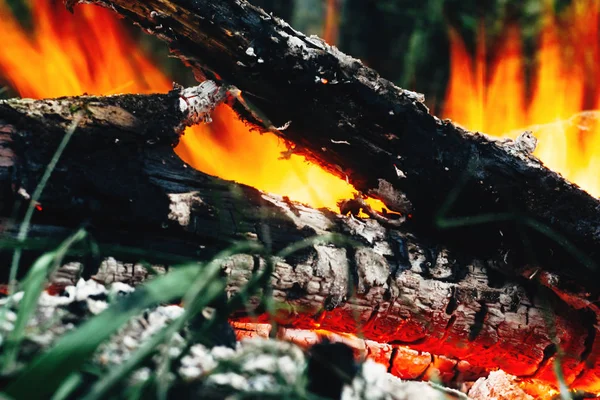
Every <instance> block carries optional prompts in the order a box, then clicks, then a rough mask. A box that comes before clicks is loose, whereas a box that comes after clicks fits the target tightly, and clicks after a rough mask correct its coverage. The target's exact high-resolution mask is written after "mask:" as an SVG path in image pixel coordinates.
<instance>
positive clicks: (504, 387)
mask: <svg viewBox="0 0 600 400" xmlns="http://www.w3.org/2000/svg"><path fill="white" fill-rule="evenodd" d="M469 398H471V399H473V400H484V399H486V400H502V399H522V400H533V397H532V396H530V395H529V394H527V393H525V392H524V391H523V389H521V387H520V386H519V384H518V382H517V379H516V378H515V377H514V376H512V375H509V374H507V373H506V372H504V371H502V370H499V371H492V372H490V374H489V376H488V377H487V378H479V379H478V380H477V381H476V382H475V384H474V385H473V386H472V387H471V390H469Z"/></svg>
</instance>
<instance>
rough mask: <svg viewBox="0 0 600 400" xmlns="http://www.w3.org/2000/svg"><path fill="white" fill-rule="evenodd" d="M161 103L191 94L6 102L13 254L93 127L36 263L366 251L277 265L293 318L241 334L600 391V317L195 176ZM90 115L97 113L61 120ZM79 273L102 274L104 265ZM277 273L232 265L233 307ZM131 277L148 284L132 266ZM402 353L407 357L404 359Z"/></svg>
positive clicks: (471, 258) (41, 221)
mask: <svg viewBox="0 0 600 400" xmlns="http://www.w3.org/2000/svg"><path fill="white" fill-rule="evenodd" d="M153 102H159V103H165V104H166V106H162V107H167V108H168V109H175V110H180V109H178V108H176V107H177V105H179V104H180V103H179V93H178V92H177V91H175V92H174V93H171V94H168V95H160V96H153V95H150V96H115V97H109V98H106V99H104V98H95V97H91V98H90V97H82V98H72V99H66V98H65V99H58V100H46V101H29V100H24V101H19V100H10V101H4V102H2V103H0V120H2V122H1V123H0V149H1V152H0V155H1V158H0V187H1V188H2V190H1V191H0V201H1V203H2V205H3V208H2V214H3V215H4V217H5V218H7V219H5V220H4V222H3V224H2V229H3V237H4V238H5V243H6V240H7V238H9V237H11V236H13V237H14V236H15V233H16V226H15V225H14V222H15V221H14V220H11V219H10V217H11V216H13V213H14V212H15V210H16V212H17V215H20V213H19V212H20V210H21V209H22V207H21V208H19V203H25V202H26V201H27V195H28V193H32V192H33V191H34V189H35V186H36V185H37V183H38V182H39V179H40V177H41V175H42V174H43V171H44V169H45V167H46V165H47V164H48V162H49V160H50V159H51V157H52V156H53V152H54V149H55V148H56V147H57V144H58V143H59V142H60V140H61V139H62V137H63V135H64V130H63V128H64V124H65V123H66V122H64V123H59V124H57V121H60V119H61V118H65V119H66V120H69V119H72V118H75V116H76V115H83V116H82V117H79V118H81V126H80V127H79V128H77V132H76V134H75V135H74V136H73V138H72V140H71V142H70V143H69V144H68V146H67V148H66V150H65V152H64V153H63V156H62V158H61V159H60V160H59V162H58V164H57V168H56V170H55V172H54V173H53V175H52V177H51V178H50V181H49V183H48V186H47V188H46V190H45V191H44V193H43V196H42V198H41V199H40V202H39V208H38V211H37V212H36V214H35V217H34V220H33V225H32V229H31V232H30V240H29V241H28V242H27V243H25V245H26V246H30V247H28V248H30V249H32V250H38V251H39V250H42V249H43V247H44V246H48V245H51V244H49V243H48V239H49V238H54V239H56V240H60V239H61V238H64V237H66V236H67V235H68V234H69V233H70V232H72V229H74V228H77V227H79V226H81V225H82V224H83V225H84V226H85V227H86V229H87V230H88V231H89V232H90V233H91V235H92V236H93V238H94V240H95V241H96V242H97V244H98V248H99V252H98V254H96V258H95V260H96V262H97V264H105V263H106V262H107V261H106V257H109V256H116V257H117V258H118V259H119V260H120V261H123V262H129V263H135V262H137V261H140V260H145V261H148V262H157V263H162V264H166V265H167V266H168V265H169V264H172V263H173V262H176V261H179V260H183V259H187V260H190V259H191V260H207V259H209V258H211V257H212V256H213V255H214V254H215V252H217V251H219V250H220V249H223V248H225V247H227V246H230V245H231V243H233V242H235V241H239V240H255V241H258V242H260V243H263V244H264V245H266V246H269V247H271V248H272V250H273V253H274V254H276V253H277V252H278V251H279V250H281V249H283V248H285V247H287V246H289V245H291V244H293V243H296V242H298V241H300V240H302V239H306V238H310V237H314V236H319V235H320V236H323V235H326V234H332V233H335V234H339V235H343V236H345V237H347V238H350V239H351V240H353V241H354V242H356V243H359V244H360V246H352V245H349V244H339V243H338V244H328V243H324V242H316V243H313V244H312V245H310V246H309V247H308V248H306V249H305V250H304V251H302V252H296V253H293V254H290V255H288V256H286V257H275V258H274V271H273V275H272V278H271V288H270V289H268V290H267V289H265V292H264V294H265V295H272V296H274V298H275V300H276V301H277V303H278V304H280V305H281V307H279V308H278V312H277V313H276V314H275V315H267V314H264V313H263V310H262V309H261V308H260V303H261V302H260V298H253V299H250V301H249V303H248V304H247V307H246V309H240V310H239V312H238V313H237V315H235V319H236V320H237V321H241V322H243V321H246V322H249V321H251V322H257V321H258V322H271V320H272V319H273V320H274V321H275V322H276V323H278V324H280V325H281V326H286V327H293V328H299V329H316V328H320V329H328V330H331V331H336V332H342V333H354V334H358V335H362V336H364V337H365V338H367V339H370V340H374V341H377V342H379V343H383V344H386V345H389V346H391V348H396V349H400V348H409V349H412V351H426V352H428V353H430V354H432V355H435V356H437V357H439V361H438V363H441V364H443V365H444V367H441V366H440V367H439V368H441V369H443V370H444V371H448V372H447V373H445V374H442V378H443V379H445V380H446V381H448V382H455V381H460V380H464V379H466V378H465V377H466V376H468V377H472V378H476V377H478V376H483V375H485V374H486V373H487V371H489V370H492V369H497V368H502V369H504V370H505V371H506V372H508V373H511V374H513V375H516V376H518V377H528V378H536V379H539V380H541V381H544V382H550V383H552V384H556V378H555V375H554V371H553V363H554V360H556V359H557V358H560V363H561V365H562V367H563V369H564V375H565V380H566V382H567V383H568V384H571V385H572V386H573V387H575V388H580V389H584V390H589V391H596V390H598V389H600V388H599V387H598V386H597V385H598V379H597V376H596V374H597V371H598V367H599V365H598V364H599V363H600V361H599V360H598V355H599V354H600V347H599V346H600V340H597V336H598V335H596V332H597V331H596V326H595V324H596V318H595V315H594V314H593V313H590V312H588V311H585V310H576V309H573V307H572V306H571V305H570V304H569V303H567V302H565V301H563V299H561V298H559V297H557V296H555V295H554V294H553V293H551V292H549V291H546V290H543V289H542V288H540V287H538V286H537V285H536V284H535V282H532V281H529V280H526V279H523V278H518V277H515V278H512V279H507V278H506V277H504V276H499V275H498V274H497V273H495V272H494V271H497V270H504V269H507V268H508V269H510V268H516V267H518V266H514V265H511V262H513V261H512V259H511V258H510V257H509V258H507V257H504V255H502V254H500V255H496V256H494V257H491V256H490V257H488V258H479V257H476V256H475V255H474V254H473V253H476V252H468V251H461V249H450V248H448V247H446V246H443V245H441V244H439V243H436V242H433V241H431V240H429V239H424V238H422V237H420V236H419V235H417V234H415V233H414V232H413V231H411V230H410V229H409V228H410V225H404V226H401V227H397V228H392V227H389V226H384V225H382V224H381V223H380V222H378V221H377V220H376V219H373V218H371V219H366V220H364V219H360V218H356V217H354V216H352V215H349V216H343V215H339V214H335V213H333V212H330V211H327V210H315V209H311V208H309V207H307V206H304V205H301V204H297V203H293V202H290V201H289V200H286V199H284V198H281V197H277V196H273V195H268V194H265V193H262V192H260V191H258V190H256V189H253V188H250V187H247V186H243V185H239V184H235V183H232V182H227V181H223V180H221V179H218V178H215V177H211V176H208V175H206V174H203V173H201V172H199V171H196V170H193V169H192V168H190V167H188V166H187V165H185V164H184V163H183V162H182V161H181V160H180V159H179V158H177V156H176V155H175V154H174V153H173V151H172V145H173V144H174V141H176V138H177V134H175V133H174V129H175V132H177V130H178V129H181V128H180V126H181V124H180V119H181V118H179V119H178V118H175V119H169V118H166V119H164V117H160V118H162V119H160V120H157V119H156V118H158V117H157V116H156V115H157V113H156V108H153V106H152V104H153ZM82 103H83V104H88V106H87V107H83V109H81V110H75V111H74V112H72V113H63V112H60V113H56V112H55V110H56V109H61V110H73V109H74V107H72V105H75V104H82ZM173 103H174V104H175V105H173ZM103 104H107V105H108V106H110V107H108V108H107V109H109V110H111V112H113V111H116V110H115V109H114V107H116V108H118V109H119V110H120V111H119V112H118V113H120V114H122V115H135V120H136V121H138V122H139V123H140V124H141V126H145V125H146V124H145V123H143V121H148V122H153V124H152V127H151V128H150V127H148V128H146V129H145V130H144V129H143V128H141V129H140V130H138V129H133V128H132V124H131V123H126V124H124V125H123V126H121V125H120V122H119V121H130V119H129V118H123V119H111V121H112V122H111V124H108V125H106V124H104V125H102V122H98V121H96V120H94V119H92V118H91V117H90V116H89V115H87V113H88V112H92V114H93V115H96V117H95V118H97V114H94V112H96V111H93V110H98V109H103V106H102V105H103ZM169 104H171V105H169ZM90 106H93V107H91V110H92V111H90ZM20 107H23V108H20ZM155 107H159V106H158V105H156V106H155ZM86 108H87V110H88V111H85V109H86ZM24 110H30V111H31V112H25V111H24ZM44 110H46V111H44ZM48 110H50V111H48ZM134 111H135V112H134ZM44 112H47V115H46V117H43V116H44V115H45V114H44ZM40 115H41V116H42V117H40ZM86 115H87V116H86ZM182 118H183V117H182ZM99 121H102V119H101V118H100V119H99ZM46 122H47V123H46ZM98 125H102V127H101V128H100V127H99V126H98ZM148 125H150V124H148ZM149 132H151V133H149ZM149 138H151V140H149ZM123 248H141V249H143V250H144V252H143V253H142V254H140V253H135V252H132V251H124V250H123ZM9 255H10V254H9V253H7V252H5V253H4V256H5V257H6V256H9ZM76 260H78V261H80V262H82V263H83V264H84V267H86V266H87V268H88V271H91V272H89V273H90V274H93V273H95V268H96V265H95V264H94V260H91V261H90V260H86V259H81V257H80V258H77V259H76ZM267 261H268V260H267V259H265V258H264V257H260V256H258V255H256V254H248V255H238V256H234V257H232V258H231V259H229V260H228V261H227V262H226V263H225V264H224V265H223V273H224V275H225V276H227V277H228V281H229V286H228V289H227V292H228V293H230V294H231V293H236V292H237V291H239V289H240V288H241V287H243V286H244V284H245V282H247V281H248V279H250V277H251V276H252V274H254V273H256V272H257V271H261V270H263V269H264V268H265V266H266V265H267ZM90 264H91V265H90ZM125 270H126V271H127V269H125ZM131 270H132V271H134V274H135V270H136V269H135V266H134V265H133V264H131ZM63 272H64V271H63ZM125 275H126V274H125ZM63 279H64V277H63ZM135 279H141V278H135ZM134 282H135V280H134ZM255 315H258V318H254V317H253V316H255ZM557 344H558V346H557ZM398 354H399V350H396V351H395V352H394V351H392V352H391V353H390V354H389V357H391V358H392V359H393V358H394V357H398ZM391 363H392V364H393V362H391ZM396 365H399V366H398V367H396V368H395V369H393V371H394V372H396V373H397V374H398V375H402V374H403V373H404V372H402V371H403V368H404V367H403V366H402V365H401V364H398V363H396ZM428 365H429V364H427V367H426V368H425V370H427V368H428ZM439 368H438V369H439ZM414 372H415V371H413V370H411V371H409V373H410V374H412V375H411V377H412V378H418V377H419V375H418V374H417V375H416V376H415V374H414Z"/></svg>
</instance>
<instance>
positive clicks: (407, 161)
mask: <svg viewBox="0 0 600 400" xmlns="http://www.w3.org/2000/svg"><path fill="white" fill-rule="evenodd" d="M87 2H89V1H87ZM93 2H94V3H98V4H101V5H104V6H107V7H109V8H111V9H113V10H115V11H116V12H118V13H119V14H121V15H123V16H125V17H127V18H128V19H129V20H131V21H133V22H134V23H136V24H138V25H140V26H141V27H142V28H143V29H145V30H146V31H148V32H151V33H153V34H155V35H157V36H158V37H160V38H162V39H164V40H166V41H167V42H168V43H169V45H170V47H171V48H172V50H173V51H174V52H175V53H177V54H178V55H179V56H180V57H181V58H182V59H183V60H184V61H185V62H186V63H188V64H189V65H191V66H192V68H193V69H194V71H195V72H196V73H197V76H198V77H199V78H200V79H204V78H210V79H215V80H217V81H222V82H226V83H228V84H233V85H235V86H237V87H238V88H239V89H241V90H242V92H243V93H244V95H245V96H246V97H247V98H248V99H251V101H252V102H253V103H254V104H255V105H256V106H257V107H258V108H259V109H260V110H261V112H262V114H264V115H266V116H267V117H268V119H269V120H270V121H257V120H256V118H254V117H253V116H252V115H248V113H247V112H245V110H243V109H239V110H238V111H239V112H240V113H241V114H242V115H243V116H245V117H246V118H248V119H249V120H252V121H253V122H254V123H258V124H259V125H260V123H263V124H267V125H272V126H283V125H284V124H286V123H287V122H288V121H291V125H290V126H289V127H288V128H287V129H285V130H282V131H280V132H279V135H280V136H281V137H283V138H285V139H286V140H289V141H290V142H291V143H293V145H294V146H295V147H294V151H295V152H296V153H298V154H303V155H305V156H306V157H307V158H308V159H310V160H312V161H315V162H317V163H319V164H320V165H322V166H324V167H325V168H327V169H329V170H330V171H331V172H333V173H334V174H337V175H339V176H342V177H343V178H347V179H348V180H349V181H350V182H351V183H352V184H353V185H354V186H355V187H356V188H357V189H359V190H360V191H361V192H363V193H365V194H368V195H371V196H375V197H378V198H380V199H382V200H383V201H384V202H385V203H386V205H387V206H388V207H389V208H390V209H391V210H393V211H397V212H400V213H403V214H404V215H405V216H406V218H407V221H406V225H407V229H409V230H411V231H412V232H415V233H418V234H419V235H420V237H422V238H427V239H428V240H431V241H432V242H436V243H443V244H444V245H446V246H448V247H449V248H451V249H455V250H458V251H462V252H465V251H467V252H470V253H472V254H473V255H476V256H478V257H483V258H488V257H492V258H493V257H505V258H507V259H509V260H510V261H511V262H510V264H511V265H513V266H514V267H515V268H513V269H506V268H503V270H502V271H503V273H507V274H509V275H514V274H517V275H521V276H525V277H527V278H530V277H531V278H535V279H538V280H539V281H540V282H542V283H543V284H547V285H549V286H551V287H552V288H553V289H554V290H556V291H557V293H559V294H560V295H561V296H563V298H565V299H567V300H569V301H571V303H572V304H573V305H577V307H579V308H591V309H593V310H594V312H596V313H598V308H597V306H596V302H597V300H598V298H599V295H600V289H599V288H598V287H597V285H595V284H592V283H591V282H597V280H598V278H599V277H600V270H599V269H598V266H599V265H600V250H599V249H600V235H598V229H599V227H600V213H599V212H598V211H599V206H600V203H599V202H598V200H597V199H595V198H592V197H591V196H589V195H588V194H587V193H585V192H584V191H582V190H581V189H579V188H578V187H577V186H576V185H573V184H571V183H569V182H567V181H566V180H565V179H563V178H562V177H561V176H560V175H559V174H557V173H554V172H552V171H550V170H548V169H546V168H545V167H544V166H543V165H542V164H541V162H540V161H539V160H537V159H536V158H535V157H533V156H531V155H530V154H529V153H528V151H527V148H528V147H531V146H521V145H520V144H519V143H514V142H511V141H508V142H498V141H495V140H492V139H490V138H488V137H486V136H485V135H481V134H471V133H470V132H467V131H465V130H463V129H461V128H459V127H457V126H456V125H454V124H452V123H451V122H449V121H441V120H439V119H438V118H436V117H435V116H433V115H431V114H429V112H428V109H427V107H426V106H425V105H424V103H423V98H422V96H421V95H419V94H417V93H413V92H410V91H406V90H402V89H400V88H398V87H396V86H394V85H393V84H392V83H391V82H389V81H387V80H385V79H383V78H381V77H380V76H379V75H378V74H377V73H376V72H375V71H374V70H372V69H370V68H367V67H365V66H364V65H363V64H362V63H361V62H360V61H359V60H357V59H354V58H352V57H349V56H347V55H345V54H343V53H341V52H340V51H339V50H337V49H336V48H335V47H331V46H329V45H328V44H326V43H325V42H323V41H322V40H321V39H319V38H317V37H314V36H313V37H307V36H305V35H303V34H302V33H300V32H298V31H296V30H294V29H293V28H292V27H290V26H289V25H288V24H287V23H285V22H284V21H282V20H280V19H278V18H276V17H273V16H272V15H269V14H267V13H265V12H264V11H262V10H261V9H260V8H257V7H254V6H252V5H251V4H249V3H248V2H247V1H245V0H221V1H209V0H194V1H191V0H150V1H129V0H127V1H125V0H95V1H93ZM76 3H78V1H76V0H68V1H67V5H68V6H69V7H72V6H73V5H74V4H76ZM267 122H268V123H267ZM539 270H541V271H546V274H539V273H537V272H536V271H539ZM550 281H551V283H549V282H550Z"/></svg>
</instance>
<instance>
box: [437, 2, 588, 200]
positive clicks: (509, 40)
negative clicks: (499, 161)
mask: <svg viewBox="0 0 600 400" xmlns="http://www.w3.org/2000/svg"><path fill="white" fill-rule="evenodd" d="M598 4H599V3H598V1H589V2H573V5H572V6H571V7H570V8H569V9H568V10H566V11H565V13H564V14H561V15H560V18H559V17H558V16H554V15H553V14H552V13H550V12H548V14H547V16H546V19H545V21H544V28H543V30H542V34H541V38H540V41H539V49H538V50H537V51H536V56H537V59H536V61H537V66H536V68H535V73H534V76H533V79H532V81H531V85H530V87H531V90H528V89H527V88H528V87H527V84H526V79H525V73H524V70H525V68H524V65H525V60H524V57H523V53H522V47H521V40H520V35H519V31H518V29H517V28H516V27H515V26H509V27H507V28H506V30H505V32H504V34H503V35H502V41H501V43H498V44H497V46H496V48H495V51H494V53H493V57H492V62H491V64H488V63H487V62H486V59H487V55H486V43H485V40H484V38H485V32H484V30H483V29H482V28H480V29H479V35H478V41H477V43H478V44H477V50H476V54H475V56H474V57H472V56H471V55H469V53H468V52H467V50H466V47H465V45H464V43H463V41H462V40H461V38H460V37H459V36H458V34H457V33H456V32H451V34H450V44H451V49H450V51H451V78H450V82H449V86H448V92H447V96H446V103H445V112H444V114H445V116H446V117H448V118H451V119H453V120H454V121H455V122H457V123H460V124H462V125H464V126H465V127H466V128H468V129H470V130H474V131H481V132H485V133H489V134H492V135H496V136H504V135H505V136H509V137H511V138H513V139H514V138H515V137H516V136H518V135H519V134H520V133H522V132H523V131H524V130H526V129H530V130H532V131H533V132H534V134H535V136H536V137H537V138H538V139H539V142H538V147H537V150H536V152H535V155H537V156H538V157H539V158H540V159H541V160H542V161H543V162H544V163H545V164H546V165H547V166H548V167H549V168H551V169H553V170H555V171H558V172H560V173H561V174H562V175H563V176H565V177H566V178H567V179H569V180H571V181H572V182H575V183H577V184H578V185H580V186H581V187H582V188H584V189H585V190H587V191H588V192H589V193H591V194H592V195H595V196H599V195H600V174H598V169H599V167H600V152H598V151H597V149H598V148H599V147H598V145H599V144H600V125H599V124H598V123H597V122H598V114H597V113H590V112H588V113H580V112H581V111H582V110H585V109H598V108H599V107H600V91H598V89H597V81H596V79H597V76H599V75H600V62H599V61H600V60H599V52H598V39H599V38H598V17H599V5H598ZM528 92H531V94H529V95H528ZM577 113H580V114H577Z"/></svg>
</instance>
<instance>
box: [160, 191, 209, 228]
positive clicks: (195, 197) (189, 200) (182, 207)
mask: <svg viewBox="0 0 600 400" xmlns="http://www.w3.org/2000/svg"><path fill="white" fill-rule="evenodd" d="M168 196H169V200H170V201H171V203H170V204H169V219H170V220H172V221H175V222H177V223H178V224H179V225H181V226H182V227H184V228H187V227H188V226H189V225H190V222H191V214H192V209H193V208H194V207H197V206H199V205H202V204H204V201H203V200H202V198H201V197H200V195H199V193H198V192H189V193H169V194H168Z"/></svg>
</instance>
